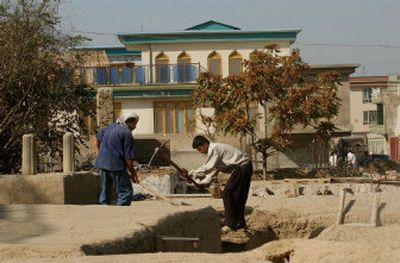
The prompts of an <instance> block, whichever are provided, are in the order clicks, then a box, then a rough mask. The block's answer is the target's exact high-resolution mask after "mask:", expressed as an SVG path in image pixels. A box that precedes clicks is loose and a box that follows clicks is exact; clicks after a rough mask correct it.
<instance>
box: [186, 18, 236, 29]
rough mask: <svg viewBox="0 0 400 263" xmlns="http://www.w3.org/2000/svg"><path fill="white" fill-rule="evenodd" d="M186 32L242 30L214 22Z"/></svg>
mask: <svg viewBox="0 0 400 263" xmlns="http://www.w3.org/2000/svg"><path fill="white" fill-rule="evenodd" d="M185 30H240V28H238V27H235V26H231V25H227V24H223V23H220V22H217V21H214V20H209V21H207V22H204V23H201V24H198V25H195V26H192V27H189V28H186V29H185Z"/></svg>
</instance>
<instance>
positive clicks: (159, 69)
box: [155, 52, 170, 83]
mask: <svg viewBox="0 0 400 263" xmlns="http://www.w3.org/2000/svg"><path fill="white" fill-rule="evenodd" d="M168 64H169V58H168V56H167V55H165V54H164V52H161V53H160V54H158V55H157V56H156V64H155V71H156V82H157V83H168V82H169V79H170V78H169V65H168Z"/></svg>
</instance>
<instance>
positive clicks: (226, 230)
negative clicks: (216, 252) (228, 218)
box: [221, 226, 232, 235]
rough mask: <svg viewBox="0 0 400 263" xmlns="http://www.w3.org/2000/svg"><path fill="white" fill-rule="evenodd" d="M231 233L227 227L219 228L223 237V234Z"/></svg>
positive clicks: (230, 229)
mask: <svg viewBox="0 0 400 263" xmlns="http://www.w3.org/2000/svg"><path fill="white" fill-rule="evenodd" d="M231 231H232V228H230V227H229V226H223V227H222V228H221V234H223V235H225V234H227V233H229V232H231Z"/></svg>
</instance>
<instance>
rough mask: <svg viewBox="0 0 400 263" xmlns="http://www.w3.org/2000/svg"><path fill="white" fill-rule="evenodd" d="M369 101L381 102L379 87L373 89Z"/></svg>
mask: <svg viewBox="0 0 400 263" xmlns="http://www.w3.org/2000/svg"><path fill="white" fill-rule="evenodd" d="M371 103H375V104H377V103H382V93H381V89H379V88H377V89H373V90H372V93H371Z"/></svg>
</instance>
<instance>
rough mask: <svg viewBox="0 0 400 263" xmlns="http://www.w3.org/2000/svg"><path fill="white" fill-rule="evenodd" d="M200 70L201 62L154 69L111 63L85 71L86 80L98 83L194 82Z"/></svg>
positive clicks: (159, 66) (158, 66) (154, 67)
mask: <svg viewBox="0 0 400 263" xmlns="http://www.w3.org/2000/svg"><path fill="white" fill-rule="evenodd" d="M199 72H200V63H185V64H165V65H164V64H163V65H154V66H153V67H152V70H150V66H147V65H146V66H136V65H135V66H134V65H124V66H113V65H111V66H107V67H86V68H85V69H84V71H83V73H84V77H85V79H86V81H87V82H88V83H89V84H96V85H120V84H160V83H166V84H167V83H194V82H196V79H197V77H198V76H199ZM151 74H152V76H153V77H152V78H151Z"/></svg>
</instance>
